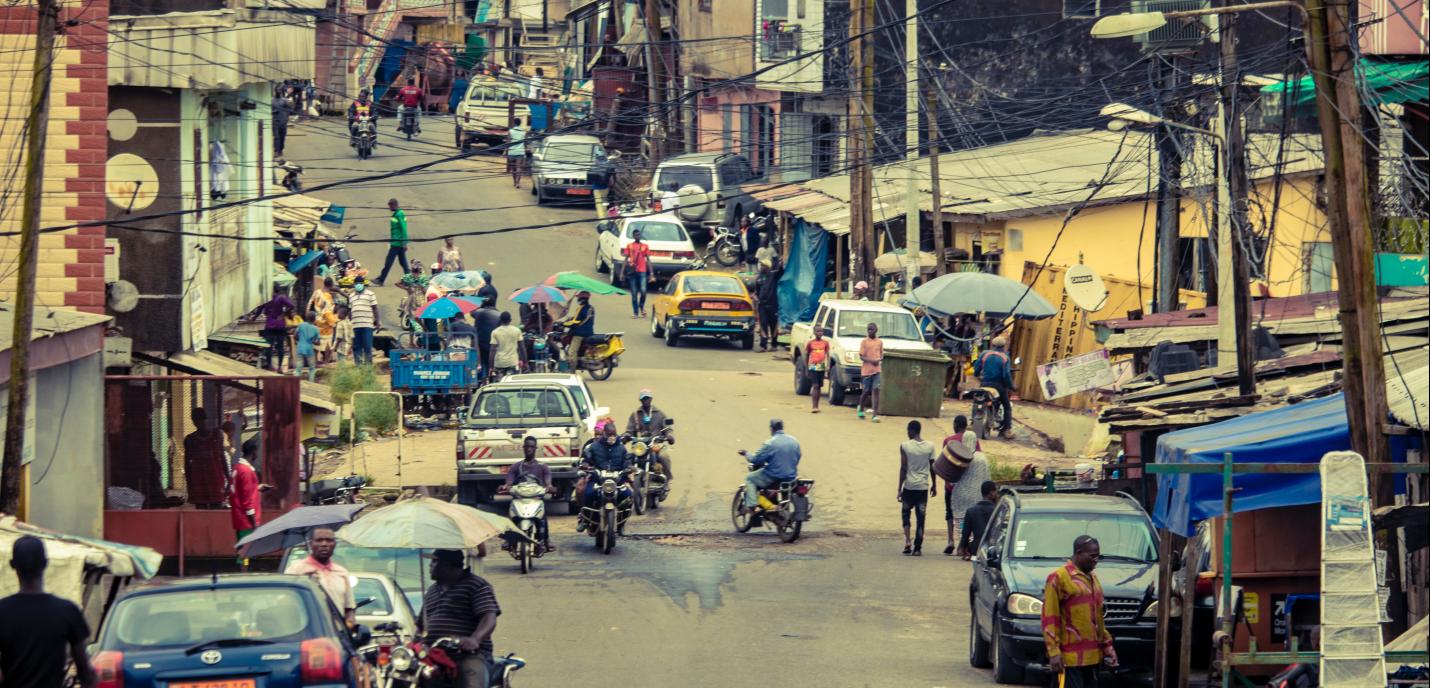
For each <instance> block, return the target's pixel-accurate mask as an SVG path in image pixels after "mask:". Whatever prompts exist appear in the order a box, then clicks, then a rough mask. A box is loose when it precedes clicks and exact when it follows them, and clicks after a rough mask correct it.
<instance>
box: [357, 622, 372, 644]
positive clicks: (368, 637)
mask: <svg viewBox="0 0 1430 688" xmlns="http://www.w3.org/2000/svg"><path fill="white" fill-rule="evenodd" d="M352 639H353V645H356V646H358V647H362V646H364V645H367V644H368V643H371V642H372V629H371V628H368V627H367V626H364V625H362V624H358V625H357V626H355V627H353V630H352Z"/></svg>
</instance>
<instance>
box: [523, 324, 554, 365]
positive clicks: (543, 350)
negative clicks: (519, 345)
mask: <svg viewBox="0 0 1430 688" xmlns="http://www.w3.org/2000/svg"><path fill="white" fill-rule="evenodd" d="M523 338H524V339H525V340H526V351H527V357H526V361H527V365H528V367H530V368H531V372H533V373H554V372H556V353H555V351H556V347H557V345H558V343H557V342H554V341H552V337H551V335H540V334H536V333H535V332H527V333H526V334H525V335H524V336H523Z"/></svg>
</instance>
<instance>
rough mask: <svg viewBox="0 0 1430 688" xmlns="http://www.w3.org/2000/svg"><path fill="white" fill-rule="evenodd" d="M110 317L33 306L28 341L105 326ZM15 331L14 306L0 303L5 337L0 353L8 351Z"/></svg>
mask: <svg viewBox="0 0 1430 688" xmlns="http://www.w3.org/2000/svg"><path fill="white" fill-rule="evenodd" d="M109 320H110V317H109V316H107V315H101V314H98V313H84V312H81V311H72V310H69V309H68V308H46V307H44V306H35V317H34V321H33V323H32V325H31V327H30V340H31V341H34V340H37V339H43V338H45V337H53V336H55V335H58V334H65V333H68V332H74V331H76V330H82V329H84V328H86V327H93V326H95V325H104V324H107V323H108V322H109ZM14 331H15V306H14V304H11V303H4V302H0V332H4V333H5V335H6V336H5V337H3V338H0V351H9V350H10V346H11V345H12V344H13V343H14V342H13V341H12V338H11V337H10V334H11V333H13V332H14Z"/></svg>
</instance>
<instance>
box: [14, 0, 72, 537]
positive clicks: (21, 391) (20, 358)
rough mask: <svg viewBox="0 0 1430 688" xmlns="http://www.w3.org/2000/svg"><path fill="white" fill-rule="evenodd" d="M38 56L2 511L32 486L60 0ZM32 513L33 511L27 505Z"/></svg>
mask: <svg viewBox="0 0 1430 688" xmlns="http://www.w3.org/2000/svg"><path fill="white" fill-rule="evenodd" d="M35 11H36V13H37V14H38V21H37V23H36V27H35V57H34V62H33V65H34V66H33V68H32V70H31V77H32V78H31V80H30V114H29V116H28V117H27V118H26V119H25V131H26V132H27V136H26V139H25V197H24V204H23V206H22V210H21V216H20V254H19V256H18V257H17V260H18V261H19V263H20V272H19V276H18V278H17V279H16V282H15V302H14V303H15V317H14V320H15V332H14V335H13V339H12V341H11V344H10V387H9V390H8V392H9V404H10V406H9V408H7V409H6V413H5V454H4V459H3V463H0V474H3V475H0V511H3V512H5V513H9V514H16V515H18V516H19V517H20V519H21V520H24V519H25V518H26V517H27V516H28V514H27V513H25V512H24V511H21V509H20V506H21V504H22V503H23V500H22V496H23V495H24V494H25V492H26V491H27V489H28V486H27V485H26V482H27V479H26V478H27V476H26V474H25V473H23V472H22V470H23V469H22V468H21V466H20V456H21V454H22V453H23V451H24V448H25V409H26V406H27V404H28V401H29V400H28V397H29V394H30V391H31V390H30V389H29V385H28V384H27V382H28V380H29V376H30V336H31V331H32V329H33V327H34V324H35V273H36V269H37V265H36V263H37V262H38V259H39V252H40V236H39V230H40V204H41V201H42V198H43V196H42V194H43V193H44V172H45V137H46V135H47V133H48V130H49V125H50V69H51V67H52V66H53V64H54V48H55V32H56V29H57V27H58V24H59V13H60V8H59V5H58V4H57V3H56V0H37V1H36V3H35ZM26 511H28V509H26Z"/></svg>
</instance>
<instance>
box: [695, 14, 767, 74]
mask: <svg viewBox="0 0 1430 688" xmlns="http://www.w3.org/2000/svg"><path fill="white" fill-rule="evenodd" d="M717 5H718V6H719V10H718V11H716V10H715V7H716V6H717ZM701 7H707V8H709V9H700V8H701ZM676 25H677V26H678V27H679V29H680V37H681V39H683V40H686V41H691V42H687V43H682V44H681V46H680V66H681V69H682V71H683V73H684V74H688V75H690V76H695V77H701V78H705V79H712V80H713V79H728V78H732V77H736V76H740V75H742V74H749V73H750V72H753V71H755V48H754V44H753V42H752V38H753V36H754V26H755V4H754V2H751V1H748V0H747V1H745V2H730V1H729V0H726V2H721V3H713V2H711V0H677V2H676Z"/></svg>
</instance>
